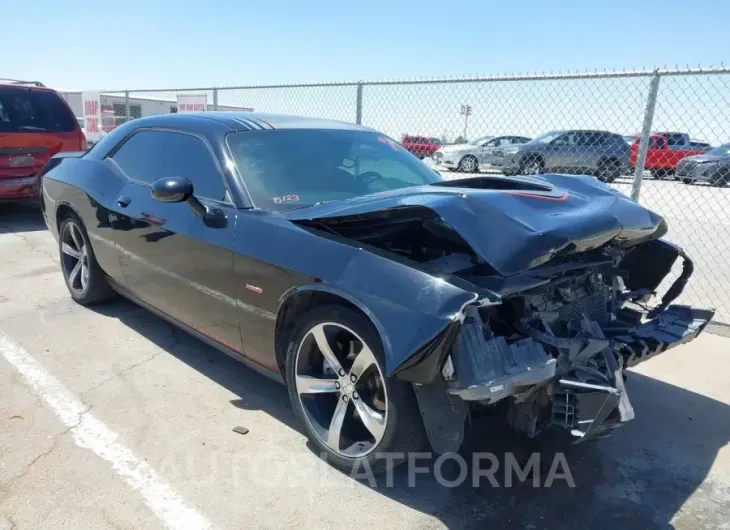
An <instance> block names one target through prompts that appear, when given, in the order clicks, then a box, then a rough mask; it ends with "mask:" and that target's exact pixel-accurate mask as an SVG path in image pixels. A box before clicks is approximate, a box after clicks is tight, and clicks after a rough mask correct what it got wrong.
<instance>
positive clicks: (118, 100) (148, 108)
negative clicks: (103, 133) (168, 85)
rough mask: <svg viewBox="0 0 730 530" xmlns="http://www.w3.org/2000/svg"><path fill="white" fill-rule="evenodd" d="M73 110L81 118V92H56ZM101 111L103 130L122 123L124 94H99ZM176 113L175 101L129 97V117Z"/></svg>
mask: <svg viewBox="0 0 730 530" xmlns="http://www.w3.org/2000/svg"><path fill="white" fill-rule="evenodd" d="M58 93H59V94H60V95H61V97H63V98H64V99H65V100H66V101H67V102H68V104H69V106H70V107H71V110H73V112H74V115H76V116H77V117H82V116H83V115H84V113H83V105H82V103H81V101H82V97H81V94H82V93H81V92H63V91H59V92H58ZM207 107H208V110H216V109H214V106H213V102H212V101H211V98H210V97H208V100H207ZM101 109H102V113H103V115H104V119H103V121H104V122H106V123H104V129H105V130H108V129H110V128H114V127H115V126H117V125H120V124H122V123H124V121H125V118H126V116H127V112H126V107H125V100H124V94H104V93H102V94H101ZM217 110H233V111H239V110H240V111H253V109H252V108H248V107H232V106H230V105H218V109H217ZM176 112H177V100H176V99H166V98H154V97H144V98H142V97H133V96H132V95H130V96H129V117H130V118H141V117H142V116H153V115H155V114H171V113H176Z"/></svg>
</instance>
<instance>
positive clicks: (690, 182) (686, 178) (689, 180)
mask: <svg viewBox="0 0 730 530" xmlns="http://www.w3.org/2000/svg"><path fill="white" fill-rule="evenodd" d="M682 182H684V183H685V184H687V185H690V184H692V183H693V182H694V180H692V179H691V178H688V177H682Z"/></svg>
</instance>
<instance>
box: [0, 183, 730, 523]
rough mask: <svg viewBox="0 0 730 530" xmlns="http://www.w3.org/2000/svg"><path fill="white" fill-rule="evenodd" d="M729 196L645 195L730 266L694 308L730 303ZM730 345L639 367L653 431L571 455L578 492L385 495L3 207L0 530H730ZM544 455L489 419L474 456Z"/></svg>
mask: <svg viewBox="0 0 730 530" xmlns="http://www.w3.org/2000/svg"><path fill="white" fill-rule="evenodd" d="M627 186H628V183H626V182H623V181H622V182H621V183H619V187H627ZM728 193H730V190H714V189H710V188H701V187H699V186H697V187H686V186H684V185H682V184H678V183H672V182H653V181H648V182H646V183H645V187H644V194H645V195H644V196H645V197H647V199H646V200H647V202H650V201H656V204H658V205H659V206H660V207H661V208H660V211H662V210H663V211H662V213H665V215H666V216H667V217H668V218H669V219H670V223H671V224H672V226H673V232H672V235H673V236H676V237H675V238H676V239H677V240H678V241H679V242H680V243H681V244H683V245H685V246H686V247H687V248H688V249H689V250H690V251H691V252H692V253H693V254H695V256H697V254H698V253H700V252H701V253H702V256H703V258H702V260H699V263H703V262H708V263H709V262H710V260H716V261H715V262H714V266H715V267H717V268H713V269H711V268H709V267H708V268H706V269H704V270H703V268H700V267H699V266H698V269H699V271H700V275H699V276H698V278H710V279H712V281H713V283H712V287H701V286H694V287H693V288H692V289H691V290H690V291H689V292H688V294H687V297H688V298H692V297H695V298H697V299H698V301H705V300H706V301H707V302H711V301H712V300H716V299H718V298H722V295H723V293H727V292H730V284H729V283H728V282H727V280H726V278H727V275H726V273H725V271H726V270H727V267H728V266H727V263H726V261H723V257H725V258H726V257H727V256H728V253H727V252H726V250H725V247H724V242H725V241H726V240H727V238H726V237H724V236H725V231H726V230H728V229H729V228H727V227H728V219H727V214H726V213H725V212H726V211H727V210H726V209H724V208H723V205H724V203H725V201H727V199H728V195H727V194H728ZM718 197H721V198H718ZM715 203H717V204H718V206H717V207H715V206H712V208H710V207H709V206H708V205H711V204H715ZM682 223H683V224H682ZM677 225H681V226H682V227H684V228H682V229H681V230H680V229H679V228H677ZM690 227H692V228H690ZM698 278H695V280H694V283H695V284H696V283H698V282H697V279H698ZM723 300H724V298H723ZM717 305H718V306H720V304H717ZM723 307H724V308H725V309H724V310H727V308H728V305H727V303H726V305H725V306H723ZM729 346H730V339H726V338H724V337H721V336H718V335H713V334H705V335H703V336H702V337H700V338H699V339H697V340H696V341H694V342H692V343H691V344H689V345H686V346H682V347H680V348H677V349H675V350H672V351H670V352H667V353H665V354H663V355H661V356H658V357H656V358H654V359H652V360H650V361H648V362H646V363H644V364H643V365H641V366H639V367H638V368H637V369H635V370H633V371H632V373H631V374H630V375H629V380H628V383H627V384H628V390H629V393H630V396H631V399H632V404H633V406H634V408H635V411H636V419H635V420H634V422H632V423H630V424H629V425H627V426H625V427H624V428H622V429H620V430H618V431H617V432H616V433H615V434H614V436H613V437H611V438H609V439H606V440H601V441H599V442H597V443H593V444H588V445H584V446H577V447H573V448H572V449H571V450H569V451H568V452H567V453H566V454H565V456H566V461H567V463H568V466H569V474H570V477H571V478H572V479H573V484H574V485H575V487H571V485H570V484H569V483H568V482H569V481H567V480H555V481H554V482H553V484H552V485H551V486H550V487H547V483H546V482H547V481H546V480H545V477H544V475H543V477H542V479H541V480H540V481H539V483H538V484H537V486H539V487H535V484H534V483H533V482H532V480H527V481H517V482H516V483H513V484H512V486H511V487H507V485H506V481H505V480H499V481H498V483H497V487H495V486H494V485H493V484H491V483H490V482H488V481H480V482H479V484H478V485H477V487H474V486H473V483H472V481H471V480H467V481H465V482H462V483H461V484H460V485H458V486H456V487H447V486H445V485H443V484H439V480H437V478H436V477H435V476H434V475H431V474H425V475H421V476H419V477H418V480H417V481H415V483H414V485H413V487H411V486H410V485H409V480H408V478H409V477H408V475H409V473H408V472H407V470H406V469H399V470H398V471H396V473H395V475H394V477H392V482H391V483H390V484H388V483H383V482H382V480H381V481H379V482H378V483H376V484H371V483H369V482H368V481H367V480H364V481H363V480H361V481H356V480H353V479H351V478H350V477H348V476H344V475H342V474H340V473H338V472H336V471H334V470H332V468H330V467H329V466H328V465H327V464H325V463H323V462H321V461H320V460H319V459H318V458H317V456H316V455H315V454H313V452H312V451H311V449H310V448H309V447H308V445H307V443H306V440H305V437H304V436H303V434H302V432H301V430H300V428H299V426H298V425H297V423H296V421H295V418H294V416H293V414H292V411H291V408H290V406H289V401H288V398H287V395H286V392H285V390H284V389H283V388H282V387H280V386H278V385H277V384H275V383H273V382H270V381H269V380H267V379H266V378H264V377H263V376H260V375H258V374H256V373H254V372H252V371H250V370H248V369H247V368H245V367H244V366H242V365H240V364H239V363H237V362H236V361H235V360H232V359H230V358H228V357H226V356H225V355H223V354H220V353H218V352H217V351H215V350H213V349H212V348H210V347H208V346H206V345H204V344H203V343H201V342H200V341H198V340H196V339H193V338H192V337H190V336H188V335H186V334H185V333H183V332H180V331H178V330H176V329H174V328H173V327H171V326H170V325H168V324H167V323H165V322H164V321H162V320H161V319H159V318H158V317H156V316H154V315H152V314H151V313H149V312H148V311H146V310H144V309H141V308H138V307H136V306H134V305H132V304H131V303H129V302H126V301H124V300H118V301H115V302H112V303H110V304H108V305H104V306H99V307H97V308H94V309H87V308H83V307H81V306H78V305H76V304H74V303H73V302H72V301H71V300H70V298H69V296H68V293H67V291H66V288H65V286H64V284H63V280H62V278H61V274H60V271H59V265H58V252H57V246H56V243H55V241H54V240H53V238H52V237H51V235H50V234H49V233H48V232H47V231H46V230H45V226H44V225H43V223H42V220H41V217H40V215H39V213H38V212H37V211H34V210H31V209H25V208H16V207H6V206H3V207H2V209H0V529H2V530H5V529H11V528H12V529H25V528H33V529H35V528H73V529H76V528H94V529H105V528H110V529H112V528H114V529H116V528H135V529H148V528H150V529H151V528H164V527H168V528H205V527H217V528H273V527H276V528H342V527H343V526H354V525H357V526H361V527H377V528H381V527H403V528H446V527H448V528H468V529H471V528H474V529H477V528H480V529H481V528H485V527H489V526H498V527H500V528H577V527H582V528H585V527H589V528H617V527H622V528H636V529H645V528H667V527H669V526H674V527H677V528H687V529H695V528H728V526H730V523H728V522H729V521H730V448H729V447H728V441H730V406H729V405H730V371H729V370H728V369H727V368H728V366H730V347H729ZM237 426H243V427H245V428H247V429H248V434H245V435H242V434H238V433H236V432H234V431H233V429H234V428H235V427H237ZM535 449H539V450H540V452H541V453H540V454H541V455H542V456H543V458H544V459H548V458H552V457H554V454H553V453H552V449H550V448H548V447H546V446H539V445H533V444H529V443H527V442H525V441H524V440H522V439H519V438H517V437H515V436H513V435H512V434H511V433H510V432H509V431H508V430H507V429H505V428H504V426H502V425H500V424H498V423H495V422H493V421H485V422H483V423H480V424H478V425H475V427H474V429H473V430H472V431H471V433H470V435H469V438H468V440H467V443H466V446H465V448H464V449H463V451H462V454H463V455H464V458H465V459H466V460H467V461H471V459H472V457H473V455H474V454H484V453H490V454H495V455H498V456H500V458H501V457H502V456H504V455H506V453H516V454H522V455H526V454H529V452H530V451H533V450H535ZM553 460H554V458H553ZM446 469H447V472H448V470H449V469H451V468H448V466H447V468H446ZM452 471H453V469H452ZM499 476H500V475H498V477H499Z"/></svg>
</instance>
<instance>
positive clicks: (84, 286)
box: [58, 214, 114, 305]
mask: <svg viewBox="0 0 730 530" xmlns="http://www.w3.org/2000/svg"><path fill="white" fill-rule="evenodd" d="M58 234H59V235H58V254H59V259H60V262H61V272H62V273H63V280H64V281H65V282H66V287H67V288H68V292H69V293H70V294H71V298H73V300H74V301H75V302H77V303H79V304H81V305H92V304H97V303H100V302H105V301H107V300H109V299H111V298H113V297H114V291H112V289H111V287H109V283H108V282H107V280H106V275H105V274H104V271H103V270H101V267H100V266H99V263H98V262H97V261H96V256H95V255H94V249H93V248H91V244H90V243H89V236H88V234H87V233H86V228H85V227H84V224H83V223H82V222H81V220H80V219H79V218H78V216H76V215H75V214H70V215H68V216H67V217H65V218H64V219H63V220H62V221H61V225H60V227H59V230H58Z"/></svg>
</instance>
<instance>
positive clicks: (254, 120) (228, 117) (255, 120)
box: [130, 111, 372, 131]
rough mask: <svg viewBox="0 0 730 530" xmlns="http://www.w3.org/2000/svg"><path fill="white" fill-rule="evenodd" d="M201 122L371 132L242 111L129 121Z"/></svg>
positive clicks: (142, 123)
mask: <svg viewBox="0 0 730 530" xmlns="http://www.w3.org/2000/svg"><path fill="white" fill-rule="evenodd" d="M201 120H205V121H208V122H209V121H216V122H218V123H221V124H224V125H226V126H227V127H228V128H229V129H230V130H231V131H256V130H266V129H335V130H352V131H370V130H372V129H370V128H368V127H363V126H361V125H356V124H354V123H348V122H344V121H337V120H327V119H322V118H307V117H304V116H289V115H287V114H269V113H265V112H245V111H239V112H235V111H211V112H190V113H179V114H158V115H155V116H145V117H144V118H138V119H136V120H133V122H130V123H135V124H136V125H137V126H138V127H141V126H147V127H175V126H180V125H188V126H189V125H193V122H197V123H198V124H200V121H201Z"/></svg>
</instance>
